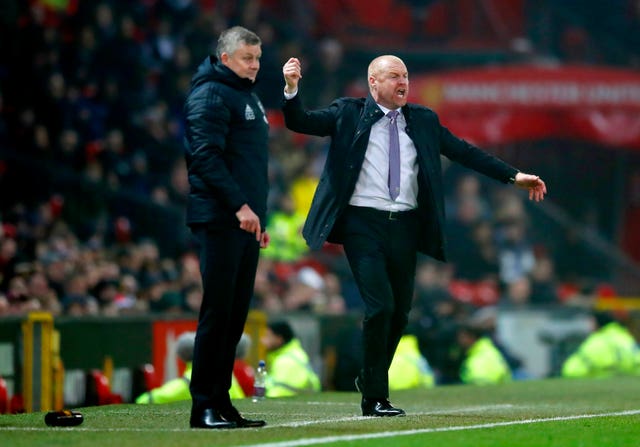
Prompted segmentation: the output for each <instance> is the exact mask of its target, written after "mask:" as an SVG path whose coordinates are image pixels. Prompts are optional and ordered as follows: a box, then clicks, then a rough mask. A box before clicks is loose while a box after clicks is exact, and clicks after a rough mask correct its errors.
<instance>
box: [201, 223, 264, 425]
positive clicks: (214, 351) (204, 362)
mask: <svg viewBox="0 0 640 447" xmlns="http://www.w3.org/2000/svg"><path fill="white" fill-rule="evenodd" d="M193 233H194V235H195V237H196V239H197V241H198V243H199V245H200V248H199V250H200V253H199V254H200V270H201V275H202V283H203V297H202V305H201V307H200V313H199V316H198V327H197V330H196V339H195V346H194V352H193V372H192V375H191V385H190V391H191V397H192V409H191V414H192V416H194V415H195V416H197V415H199V414H201V412H202V411H203V410H204V409H206V408H226V407H227V406H228V405H231V400H230V398H229V389H230V388H231V376H232V374H233V363H234V359H235V351H236V346H237V344H238V341H239V340H240V337H241V336H242V332H243V330H244V325H245V322H246V320H247V315H248V313H249V306H250V302H251V297H252V295H253V285H254V281H255V275H256V269H257V265H258V255H259V251H260V246H259V243H258V242H257V241H256V239H255V235H253V234H251V233H248V232H246V231H243V230H241V229H239V228H224V229H209V228H207V227H204V226H202V227H200V226H198V227H195V228H193Z"/></svg>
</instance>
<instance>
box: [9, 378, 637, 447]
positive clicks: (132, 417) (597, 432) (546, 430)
mask: <svg viewBox="0 0 640 447" xmlns="http://www.w3.org/2000/svg"><path fill="white" fill-rule="evenodd" d="M391 398H392V402H393V403H394V404H395V405H397V406H400V407H402V408H404V409H405V410H406V411H407V416H406V417H401V418H363V417H361V416H360V408H359V395H357V394H355V393H321V394H316V395H307V396H298V397H295V398H284V399H268V400H266V401H264V402H260V403H252V402H251V401H250V400H241V401H237V402H236V406H237V407H238V409H239V410H240V411H241V412H242V413H243V414H244V415H245V416H248V417H252V418H264V419H266V420H267V423H268V426H267V427H264V428H260V429H235V430H214V431H209V430H191V429H189V428H188V419H189V409H190V403H189V402H179V403H175V404H167V405H150V406H140V405H138V406H137V405H133V404H128V405H110V406H102V407H87V408H81V409H78V410H79V411H81V412H82V413H83V415H84V423H83V424H82V425H80V426H78V427H71V428H53V427H47V426H46V425H45V424H44V414H43V413H31V414H21V415H0V445H1V446H11V447H35V446H64V447H75V446H78V447H80V446H82V447H85V446H92V447H94V446H95V447H98V446H114V447H134V446H135V447H139V446H149V447H151V446H154V447H155V446H158V447H163V446H171V447H174V446H180V447H191V446H193V447H201V446H202V447H204V446H207V447H209V446H216V447H217V446H258V445H262V446H265V447H267V446H272V447H276V446H281V447H295V446H302V445H327V446H341V447H344V446H356V445H366V446H367V447H382V446H384V447H389V446H402V447H413V446H416V447H418V446H420V447H422V446H425V445H428V446H451V447H457V446H460V447H462V446H465V447H466V446H474V447H483V446H487V447H489V446H491V447H500V446H505V447H506V446H509V447H512V446H519V447H520V446H521V447H529V446H531V447H533V446H536V447H539V446H548V447H556V446H557V447H572V446H575V447H589V446H593V447H600V446H615V447H626V446H629V447H631V446H634V447H636V446H638V445H640V377H635V378H632V377H627V378H615V379H607V380H562V379H548V380H538V381H526V382H515V383H512V384H508V385H502V386H487V387H474V386H441V387H436V388H434V389H431V390H425V391H407V392H395V393H392V395H391Z"/></svg>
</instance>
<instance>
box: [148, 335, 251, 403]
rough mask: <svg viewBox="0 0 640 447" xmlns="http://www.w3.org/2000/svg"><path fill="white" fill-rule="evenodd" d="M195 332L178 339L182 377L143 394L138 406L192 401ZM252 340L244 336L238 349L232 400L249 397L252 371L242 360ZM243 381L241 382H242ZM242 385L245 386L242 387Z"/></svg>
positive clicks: (177, 351)
mask: <svg viewBox="0 0 640 447" xmlns="http://www.w3.org/2000/svg"><path fill="white" fill-rule="evenodd" d="M195 337H196V333H195V332H184V333H183V334H182V335H180V336H179V337H178V340H177V341H176V354H177V355H178V358H179V359H180V360H181V361H182V362H183V363H184V371H183V373H182V376H181V377H178V378H175V379H172V380H169V381H168V382H165V383H164V384H163V385H161V386H159V387H158V388H154V389H152V390H150V391H147V392H145V393H142V394H141V395H140V396H138V397H137V398H136V400H135V402H136V403H137V404H166V403H170V402H178V401H183V400H190V399H191V394H190V392H189V383H190V382H191V368H192V361H193V346H194V342H195ZM250 344H251V339H250V338H249V336H248V335H247V334H243V335H242V337H241V338H240V342H239V343H238V346H237V347H236V363H237V365H238V366H237V373H236V371H235V370H234V375H233V378H232V379H233V380H232V383H231V389H230V390H229V395H230V396H231V399H243V398H244V397H246V396H248V394H247V391H248V388H247V383H248V382H249V381H250V382H251V385H252V386H253V381H252V380H251V377H252V376H251V374H252V373H251V371H250V370H249V371H247V369H246V368H244V367H243V366H242V365H246V364H244V363H243V362H242V359H243V358H245V357H246V355H247V352H248V349H249V346H250ZM240 380H241V381H240ZM241 383H242V384H243V385H244V387H243V386H241Z"/></svg>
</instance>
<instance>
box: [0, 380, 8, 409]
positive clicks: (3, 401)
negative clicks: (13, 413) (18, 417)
mask: <svg viewBox="0 0 640 447" xmlns="http://www.w3.org/2000/svg"><path fill="white" fill-rule="evenodd" d="M8 412H9V392H8V391H7V382H6V381H5V380H4V379H3V378H2V377H0V414H5V413H8Z"/></svg>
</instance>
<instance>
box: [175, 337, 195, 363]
mask: <svg viewBox="0 0 640 447" xmlns="http://www.w3.org/2000/svg"><path fill="white" fill-rule="evenodd" d="M195 341H196V333H195V332H192V331H189V332H183V333H182V335H180V336H179V337H178V340H176V354H178V357H179V358H180V360H182V361H183V362H190V361H192V360H193V345H194V344H195Z"/></svg>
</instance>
